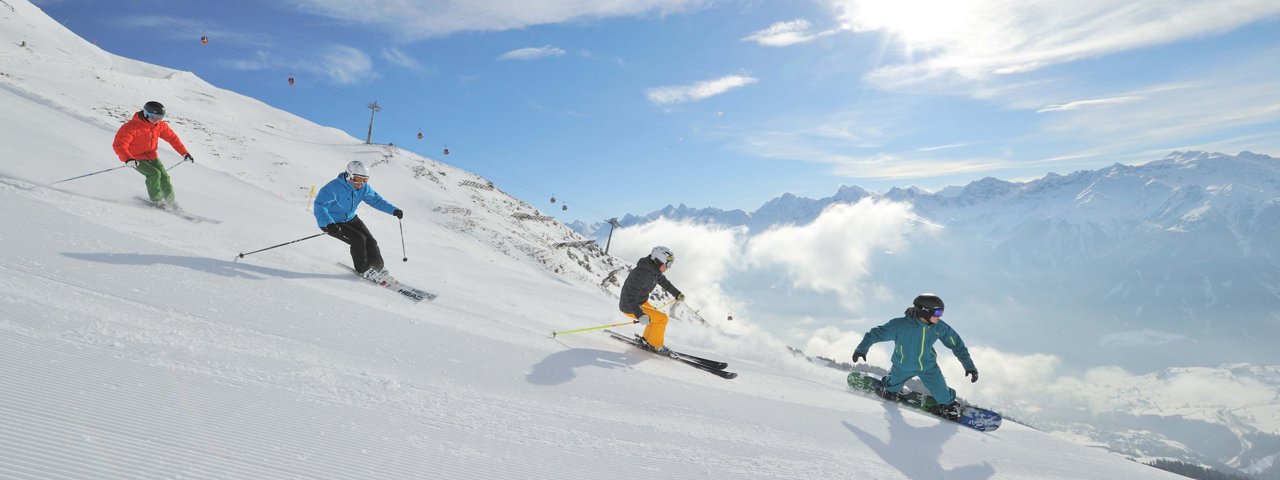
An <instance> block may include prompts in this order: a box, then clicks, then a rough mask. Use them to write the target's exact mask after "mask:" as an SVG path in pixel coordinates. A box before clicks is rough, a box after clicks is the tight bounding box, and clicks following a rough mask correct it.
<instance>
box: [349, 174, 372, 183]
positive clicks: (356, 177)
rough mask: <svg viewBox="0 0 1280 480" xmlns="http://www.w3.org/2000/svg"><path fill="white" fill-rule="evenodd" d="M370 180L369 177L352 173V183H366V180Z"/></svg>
mask: <svg viewBox="0 0 1280 480" xmlns="http://www.w3.org/2000/svg"><path fill="white" fill-rule="evenodd" d="M368 181H369V177H362V176H359V175H352V176H351V183H365V182H368Z"/></svg>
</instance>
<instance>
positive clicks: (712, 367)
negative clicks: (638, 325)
mask: <svg viewBox="0 0 1280 480" xmlns="http://www.w3.org/2000/svg"><path fill="white" fill-rule="evenodd" d="M604 333H607V334H609V336H610V337H613V338H614V339H615V340H618V341H620V342H624V343H628V344H630V345H631V346H633V347H636V348H639V349H641V350H644V351H646V352H649V353H653V354H656V355H663V356H666V357H668V358H671V359H672V360H676V361H679V362H680V363H683V364H685V365H688V366H690V367H693V368H696V369H698V370H702V371H704V372H707V373H710V374H712V375H715V376H718V377H720V378H727V379H733V378H736V377H737V376H738V374H737V373H735V372H726V371H725V370H724V369H725V368H728V367H729V364H728V363H725V362H721V361H717V360H711V359H708V358H702V357H699V356H697V355H690V354H687V353H681V352H677V351H675V350H671V351H670V352H668V353H665V354H662V353H658V351H656V350H654V349H653V348H652V347H650V346H649V344H648V342H645V341H644V340H643V339H642V338H641V337H640V336H639V335H633V336H630V337H628V336H626V335H623V334H621V333H618V332H614V331H612V330H605V331H604ZM668 348H670V347H668Z"/></svg>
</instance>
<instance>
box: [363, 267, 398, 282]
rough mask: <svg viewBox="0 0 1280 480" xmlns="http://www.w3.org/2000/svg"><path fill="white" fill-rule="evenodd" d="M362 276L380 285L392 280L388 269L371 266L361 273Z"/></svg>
mask: <svg viewBox="0 0 1280 480" xmlns="http://www.w3.org/2000/svg"><path fill="white" fill-rule="evenodd" d="M360 276H362V277H364V278H367V279H369V281H371V282H373V283H376V284H378V285H386V284H387V283H388V282H390V281H391V280H392V279H391V274H390V273H387V271H386V270H384V269H380V268H373V267H369V269H368V270H365V271H364V273H361V274H360Z"/></svg>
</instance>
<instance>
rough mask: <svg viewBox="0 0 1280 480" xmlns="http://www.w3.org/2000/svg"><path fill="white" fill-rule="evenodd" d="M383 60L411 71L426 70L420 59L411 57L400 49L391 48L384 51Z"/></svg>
mask: <svg viewBox="0 0 1280 480" xmlns="http://www.w3.org/2000/svg"><path fill="white" fill-rule="evenodd" d="M382 58H384V59H386V60H387V61H388V62H391V63H392V64H394V65H399V66H401V67H404V68H408V69H410V70H424V69H425V67H424V66H423V65H422V62H419V61H418V59H416V58H413V57H411V56H409V55H408V54H406V53H404V52H403V51H401V50H400V49H399V48H396V47H391V48H384V49H382Z"/></svg>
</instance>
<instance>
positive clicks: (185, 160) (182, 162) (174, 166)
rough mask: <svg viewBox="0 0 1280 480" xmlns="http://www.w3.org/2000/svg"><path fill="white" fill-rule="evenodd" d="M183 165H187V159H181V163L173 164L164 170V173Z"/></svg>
mask: <svg viewBox="0 0 1280 480" xmlns="http://www.w3.org/2000/svg"><path fill="white" fill-rule="evenodd" d="M184 163H187V159H185V158H184V159H182V161H181V162H178V163H175V164H173V166H172V167H169V168H166V169H165V170H166V171H168V170H173V169H175V168H178V165H182V164H184Z"/></svg>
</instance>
